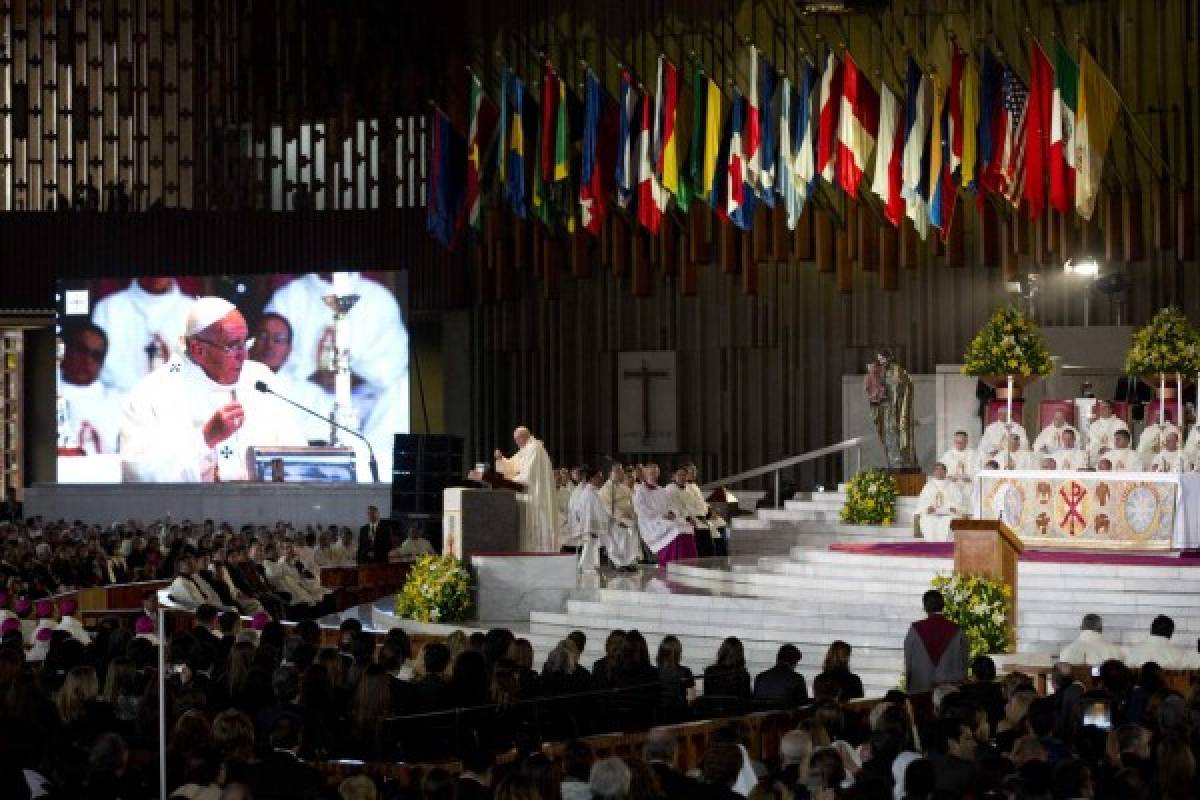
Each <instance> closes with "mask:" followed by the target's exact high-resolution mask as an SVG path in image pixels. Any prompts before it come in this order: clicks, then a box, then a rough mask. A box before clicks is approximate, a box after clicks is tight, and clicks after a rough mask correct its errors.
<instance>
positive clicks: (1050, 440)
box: [1033, 408, 1079, 453]
mask: <svg viewBox="0 0 1200 800" xmlns="http://www.w3.org/2000/svg"><path fill="white" fill-rule="evenodd" d="M1068 433H1070V434H1071V437H1072V439H1074V440H1075V442H1076V443H1075V444H1073V445H1071V447H1072V448H1074V447H1078V446H1079V445H1078V440H1079V431H1077V430H1075V428H1074V427H1073V426H1071V425H1068V424H1067V412H1065V411H1063V410H1062V409H1061V408H1059V409H1055V411H1054V419H1053V421H1051V423H1050V424H1049V425H1047V426H1046V427H1045V428H1042V432H1041V433H1039V434H1038V436H1037V439H1035V440H1034V442H1033V452H1035V453H1055V452H1057V451H1059V450H1065V449H1067V445H1066V444H1065V443H1064V439H1065V437H1066V435H1067V434H1068Z"/></svg>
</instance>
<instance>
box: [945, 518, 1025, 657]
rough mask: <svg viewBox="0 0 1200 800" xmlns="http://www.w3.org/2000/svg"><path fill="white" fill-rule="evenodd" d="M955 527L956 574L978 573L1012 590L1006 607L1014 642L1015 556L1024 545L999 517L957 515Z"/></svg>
mask: <svg viewBox="0 0 1200 800" xmlns="http://www.w3.org/2000/svg"><path fill="white" fill-rule="evenodd" d="M950 530H952V531H954V571H955V573H957V574H959V575H978V576H981V577H984V578H991V579H992V580H997V581H1000V582H1001V583H1003V584H1004V585H1005V586H1007V587H1008V588H1009V589H1010V590H1011V591H1012V604H1011V605H1010V606H1009V609H1008V629H1009V633H1010V635H1011V637H1012V639H1011V640H1012V642H1013V644H1014V646H1015V645H1016V641H1017V556H1019V555H1020V554H1021V553H1022V551H1024V550H1025V545H1023V544H1022V543H1021V540H1020V539H1019V538H1017V535H1016V534H1015V533H1013V532H1012V530H1010V529H1009V527H1008V526H1007V525H1005V524H1004V523H1003V522H1001V521H1000V520H998V519H956V520H954V521H953V522H951V523H950Z"/></svg>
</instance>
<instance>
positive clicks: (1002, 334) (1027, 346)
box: [962, 306, 1051, 377]
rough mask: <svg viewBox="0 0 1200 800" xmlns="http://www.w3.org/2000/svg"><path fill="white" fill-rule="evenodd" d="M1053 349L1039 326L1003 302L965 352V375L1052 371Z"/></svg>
mask: <svg viewBox="0 0 1200 800" xmlns="http://www.w3.org/2000/svg"><path fill="white" fill-rule="evenodd" d="M1050 366H1051V365H1050V351H1049V350H1048V349H1046V340H1045V339H1043V338H1042V334H1041V332H1040V331H1039V330H1038V328H1037V326H1036V325H1034V324H1033V323H1032V322H1030V321H1029V320H1028V319H1026V318H1025V315H1024V314H1022V313H1021V312H1020V311H1019V310H1017V309H1016V308H1014V307H1013V306H1001V307H1000V308H997V309H996V310H995V312H994V313H993V314H992V316H991V318H989V319H988V321H987V322H985V323H984V325H983V327H982V328H980V329H979V333H977V334H975V338H974V339H972V340H971V344H970V345H969V346H968V347H967V352H966V353H964V354H963V366H962V371H963V374H964V375H977V376H983V375H1014V376H1016V375H1020V376H1023V377H1035V376H1041V375H1048V374H1049V373H1050Z"/></svg>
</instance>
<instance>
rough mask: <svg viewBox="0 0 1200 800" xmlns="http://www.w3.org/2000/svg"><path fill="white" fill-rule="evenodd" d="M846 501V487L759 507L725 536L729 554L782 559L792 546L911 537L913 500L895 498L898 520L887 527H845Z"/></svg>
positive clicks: (914, 503) (803, 494)
mask: <svg viewBox="0 0 1200 800" xmlns="http://www.w3.org/2000/svg"><path fill="white" fill-rule="evenodd" d="M845 502H846V493H845V486H844V485H841V486H838V489H837V491H831V492H801V493H799V494H797V495H796V496H795V497H793V498H792V499H791V500H788V501H787V502H785V503H784V507H783V508H759V509H758V511H757V512H756V513H755V514H754V515H752V516H744V517H735V518H734V519H733V520H732V523H731V524H732V530H731V531H730V536H729V550H730V554H731V555H735V556H751V555H786V554H787V553H788V552H789V551H790V550H791V549H792V548H793V547H795V546H803V547H820V548H824V547H828V546H829V545H830V544H833V543H834V542H853V541H902V540H905V539H912V538H913V514H914V513H915V512H916V510H917V499H916V498H915V497H900V498H897V500H896V519H895V520H894V521H893V523H892V524H891V525H889V526H882V525H846V524H843V523H842V522H841V521H840V520H839V515H840V513H841V510H842V506H843V505H844V504H845Z"/></svg>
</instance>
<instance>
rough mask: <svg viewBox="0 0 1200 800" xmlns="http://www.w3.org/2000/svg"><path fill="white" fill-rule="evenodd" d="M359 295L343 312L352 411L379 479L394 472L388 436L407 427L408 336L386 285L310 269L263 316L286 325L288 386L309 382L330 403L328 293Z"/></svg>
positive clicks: (354, 274) (282, 290)
mask: <svg viewBox="0 0 1200 800" xmlns="http://www.w3.org/2000/svg"><path fill="white" fill-rule="evenodd" d="M335 294H336V295H340V296H351V295H357V296H358V300H357V301H356V302H355V304H354V307H353V308H351V309H350V310H349V311H348V312H347V313H346V327H347V329H348V330H349V339H350V341H349V343H348V344H349V349H350V354H351V362H350V367H351V369H352V370H353V385H354V388H353V394H354V400H353V403H354V408H355V411H356V412H357V414H358V422H359V432H360V433H362V435H363V436H365V437H367V439H369V440H370V442H371V444H372V446H373V447H374V448H375V456H376V458H377V459H378V461H379V474H380V475H381V476H383V475H390V474H391V473H392V445H393V441H394V440H393V438H392V437H393V436H394V435H395V434H397V433H404V432H406V431H407V430H408V428H409V409H408V332H407V331H406V330H405V328H404V320H403V319H402V318H401V315H400V304H399V303H397V302H396V296H395V295H394V294H392V292H391V291H389V290H388V289H387V287H385V286H383V285H382V284H379V283H377V282H375V281H373V280H371V279H370V278H366V277H363V276H362V275H360V274H359V273H357V272H345V273H340V274H339V275H338V276H337V277H336V278H335V277H334V274H333V273H329V272H322V273H316V272H312V273H309V274H307V275H304V276H303V277H300V278H296V279H295V280H293V281H290V282H289V283H287V284H285V285H284V286H281V287H280V288H279V289H277V290H276V291H275V294H274V295H272V296H271V300H270V301H269V302H268V303H267V307H266V309H265V310H266V311H268V312H274V313H276V314H281V315H282V316H283V317H285V318H286V319H287V321H288V322H289V323H290V324H291V326H292V333H293V336H292V349H291V353H289V355H288V358H287V361H285V362H284V365H283V367H282V370H281V371H282V372H284V373H287V374H288V375H290V377H291V378H292V380H293V381H294V382H297V383H299V382H301V381H307V380H312V381H314V382H316V383H317V385H319V386H320V387H321V388H322V389H323V390H324V392H325V394H326V395H327V398H328V400H327V402H328V403H329V406H328V407H329V408H332V403H333V388H334V384H333V380H334V373H333V371H332V369H331V368H330V367H331V366H332V365H331V364H330V363H329V360H330V359H331V358H332V352H333V351H332V346H333V327H334V320H333V310H332V309H330V307H329V306H328V304H326V302H325V298H326V297H328V296H330V295H335Z"/></svg>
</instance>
